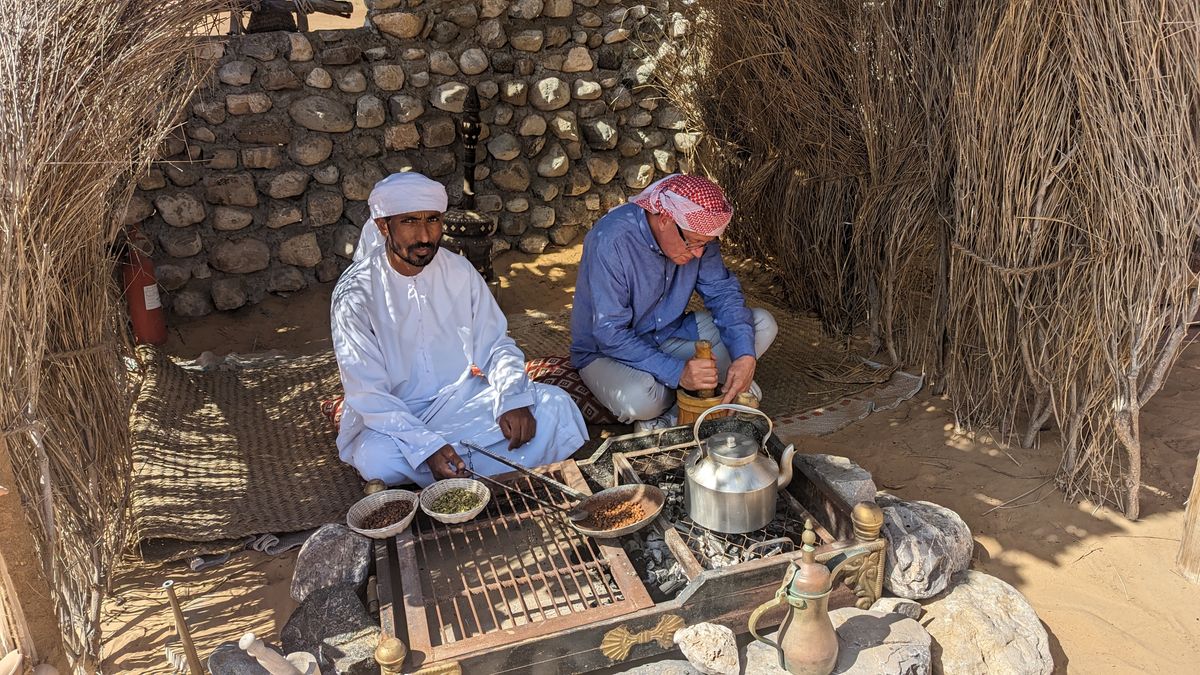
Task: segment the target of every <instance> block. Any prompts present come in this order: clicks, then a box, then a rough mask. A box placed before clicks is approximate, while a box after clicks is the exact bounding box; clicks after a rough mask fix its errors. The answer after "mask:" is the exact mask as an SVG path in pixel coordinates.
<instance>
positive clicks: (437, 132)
mask: <svg viewBox="0 0 1200 675" xmlns="http://www.w3.org/2000/svg"><path fill="white" fill-rule="evenodd" d="M455 130H456V126H455V124H454V120H452V119H450V118H449V117H438V118H435V119H431V120H428V121H426V122H424V123H423V124H421V143H423V144H424V145H425V147H427V148H440V147H443V146H446V145H450V144H451V143H453V142H454V138H455Z"/></svg>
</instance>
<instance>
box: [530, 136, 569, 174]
mask: <svg viewBox="0 0 1200 675" xmlns="http://www.w3.org/2000/svg"><path fill="white" fill-rule="evenodd" d="M570 168H571V162H570V161H569V159H568V158H567V153H566V152H565V151H563V148H562V146H561V145H559V144H558V143H554V144H552V145H551V146H550V148H549V149H548V150H547V151H546V154H545V155H543V156H542V159H541V160H539V161H538V165H537V172H538V175H539V176H542V177H543V178H558V177H560V176H565V175H567V171H568V170H569V169H570Z"/></svg>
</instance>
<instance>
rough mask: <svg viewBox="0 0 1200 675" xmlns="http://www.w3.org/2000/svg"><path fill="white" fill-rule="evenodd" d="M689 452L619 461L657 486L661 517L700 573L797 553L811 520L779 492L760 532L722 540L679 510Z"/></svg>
mask: <svg viewBox="0 0 1200 675" xmlns="http://www.w3.org/2000/svg"><path fill="white" fill-rule="evenodd" d="M692 447H695V446H692ZM690 451H691V448H690V447H689V448H670V449H664V450H661V451H653V450H648V451H643V452H640V453H635V454H628V455H623V458H624V460H625V461H626V462H628V463H629V466H630V468H632V469H633V471H634V472H635V473H636V474H637V476H638V478H639V479H640V480H641V481H642V482H644V483H647V484H650V485H657V486H658V487H659V488H660V489H662V491H663V492H665V493H666V494H667V505H666V506H665V507H664V508H663V513H662V515H663V517H664V518H665V519H666V520H667V521H669V522H671V523H673V524H674V527H675V531H676V532H678V533H679V536H680V538H681V539H683V542H684V543H685V544H687V547H688V549H689V550H690V551H691V552H692V554H693V555H694V556H695V557H696V561H697V562H699V563H700V564H701V565H702V566H703V567H704V568H705V569H716V568H719V567H727V566H729V565H736V564H738V563H743V562H749V561H751V560H758V559H761V558H766V557H770V556H773V555H779V554H781V553H790V552H792V551H795V550H797V549H798V548H799V545H800V536H801V535H802V534H803V533H804V521H805V519H806V518H810V517H811V516H810V515H809V514H808V512H807V511H805V510H804V508H803V507H801V506H800V505H799V504H798V503H797V502H796V500H795V499H790V498H789V497H788V496H786V495H785V493H784V492H780V493H779V498H778V501H777V502H776V509H775V518H774V519H773V520H772V521H771V522H770V523H768V524H767V526H766V527H765V528H763V529H761V530H755V531H753V532H748V533H745V534H722V533H719V532H714V531H712V530H709V529H707V528H705V527H702V526H700V525H698V524H696V522H695V521H693V520H692V519H691V518H690V517H689V516H688V514H687V511H686V510H685V509H684V505H683V484H684V480H685V479H684V472H683V462H684V460H685V459H686V458H687V454H688V453H689V452H690ZM822 539H823V538H822Z"/></svg>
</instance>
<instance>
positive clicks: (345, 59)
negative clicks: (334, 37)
mask: <svg viewBox="0 0 1200 675" xmlns="http://www.w3.org/2000/svg"><path fill="white" fill-rule="evenodd" d="M361 59H362V48H361V47H359V46H358V45H355V44H353V43H346V42H344V43H340V44H334V45H333V46H332V47H326V48H325V49H322V50H321V63H323V64H324V65H327V66H348V65H350V64H352V63H358V62H359V61H360V60H361Z"/></svg>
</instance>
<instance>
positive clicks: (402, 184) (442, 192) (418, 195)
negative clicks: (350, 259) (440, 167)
mask: <svg viewBox="0 0 1200 675" xmlns="http://www.w3.org/2000/svg"><path fill="white" fill-rule="evenodd" d="M367 205H369V206H370V207H371V216H370V217H369V218H367V222H365V223H363V226H362V233H361V234H360V235H359V237H358V247H357V248H355V249H354V260H355V262H357V261H359V260H361V259H363V258H365V257H367V256H368V255H371V253H372V252H373V251H375V249H377V248H379V247H380V246H382V245H383V235H381V234H380V233H379V228H378V227H376V226H375V219H376V218H387V217H388V216H394V215H397V214H400V213H412V212H413V211H437V212H439V213H444V212H445V211H446V209H447V208H448V207H449V205H450V197H449V196H448V195H447V194H446V188H445V187H444V186H443V185H442V184H441V183H439V182H437V181H435V180H431V179H429V178H426V177H425V176H424V175H422V174H419V173H415V172H412V171H405V172H403V173H394V174H392V175H390V176H388V177H387V178H384V179H383V180H381V181H379V182H378V183H376V184H375V187H374V189H372V190H371V196H369V197H367Z"/></svg>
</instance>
